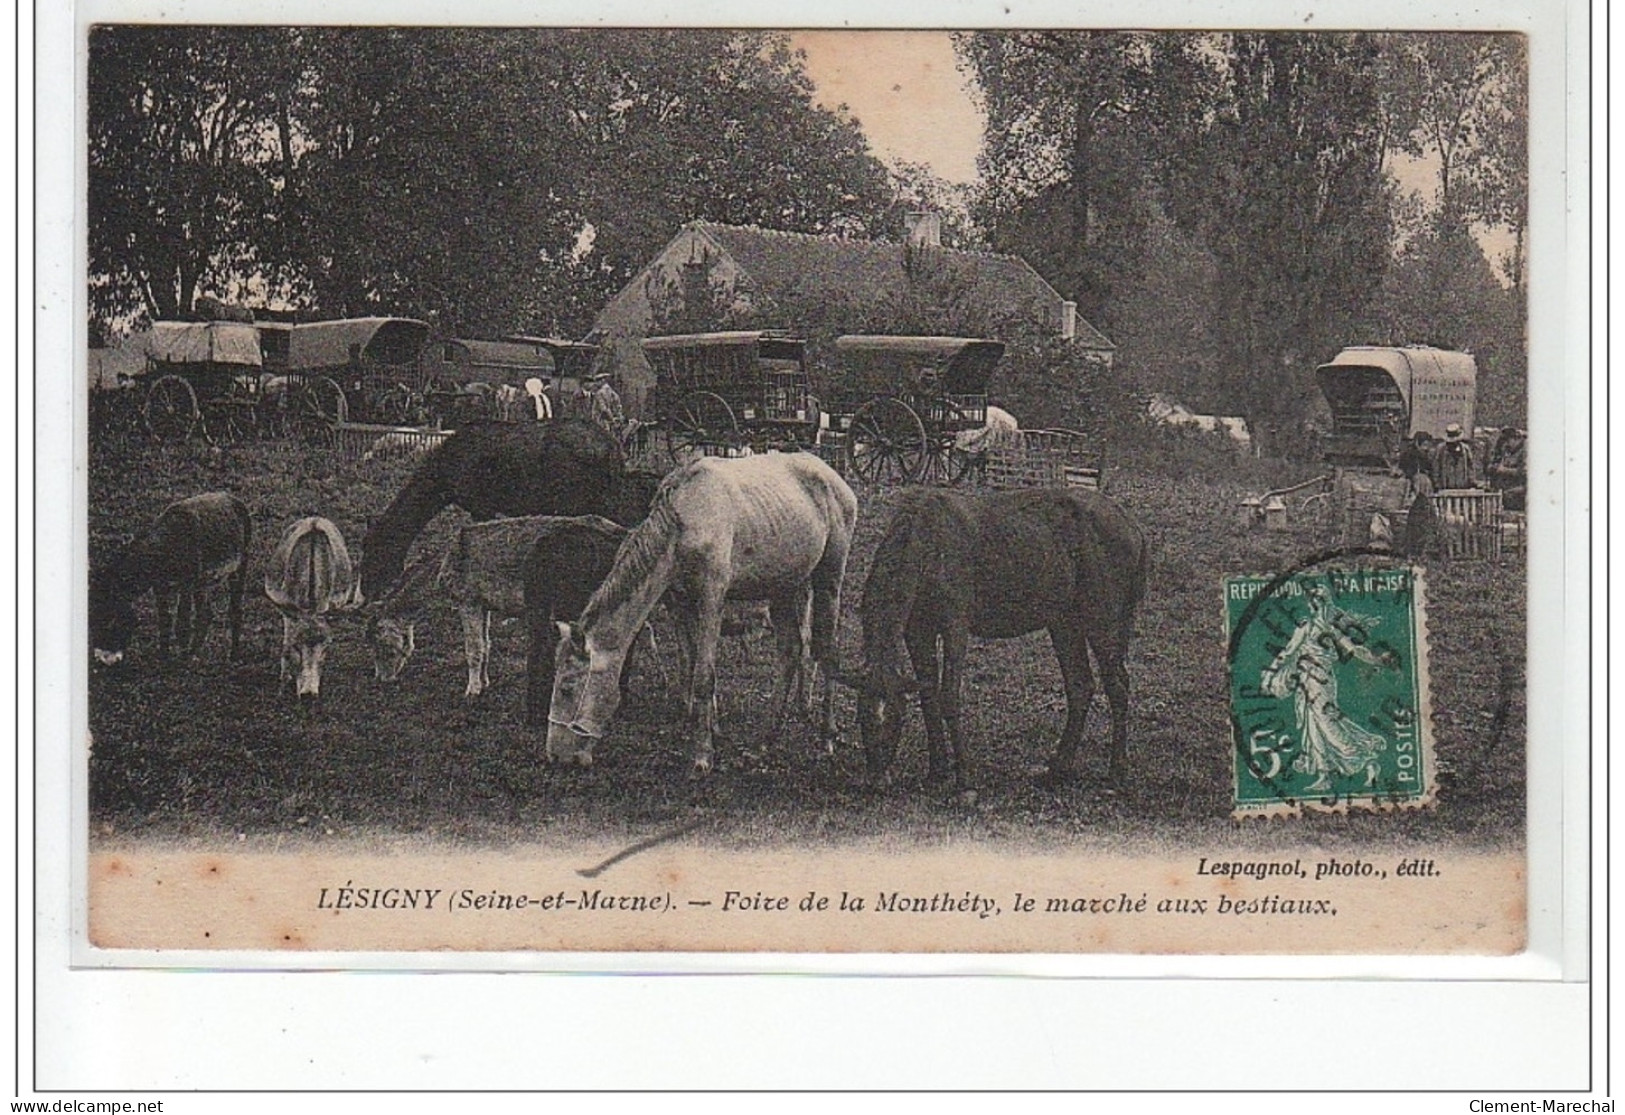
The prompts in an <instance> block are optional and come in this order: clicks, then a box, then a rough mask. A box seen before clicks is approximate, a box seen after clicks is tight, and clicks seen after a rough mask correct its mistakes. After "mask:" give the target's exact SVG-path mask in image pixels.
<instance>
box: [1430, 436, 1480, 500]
mask: <svg viewBox="0 0 1625 1115" xmlns="http://www.w3.org/2000/svg"><path fill="white" fill-rule="evenodd" d="M1477 473H1478V470H1477V468H1476V467H1475V465H1474V462H1473V447H1472V446H1471V445H1468V444H1467V437H1466V435H1465V434H1463V433H1462V429H1461V426H1460V424H1458V423H1455V422H1452V423H1450V425H1448V426H1446V427H1445V428H1444V443H1443V444H1442V445H1440V446H1439V451H1438V453H1437V454H1435V455H1434V458H1433V486H1434V487H1435V488H1437V489H1438V490H1439V491H1441V492H1447V491H1450V490H1452V489H1459V488H1472V487H1475V486H1476V484H1477Z"/></svg>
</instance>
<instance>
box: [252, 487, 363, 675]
mask: <svg viewBox="0 0 1625 1115" xmlns="http://www.w3.org/2000/svg"><path fill="white" fill-rule="evenodd" d="M265 595H266V596H267V597H268V598H269V599H270V601H271V603H272V604H273V605H275V606H276V610H277V611H279V612H281V613H282V655H281V668H280V671H279V674H278V679H279V682H280V684H282V685H286V684H287V683H288V678H289V676H290V675H292V676H293V678H294V692H295V693H297V694H298V696H299V698H300V700H301V701H305V700H313V699H315V698H316V697H319V696H320V695H321V689H322V659H323V657H325V656H326V654H327V647H328V644H329V643H331V642H332V640H333V633H332V630H331V628H329V626H328V623H327V614H328V613H329V612H333V611H342V610H345V609H348V608H349V607H350V606H351V605H352V603H353V598H354V595H355V573H354V569H353V567H352V566H351V564H350V551H349V550H348V549H347V548H346V547H345V545H344V535H342V534H340V533H339V528H338V527H336V526H334V525H333V524H332V523H331V522H330V521H329V520H327V519H323V518H321V517H320V516H317V515H311V516H308V517H306V518H303V519H300V520H298V521H297V522H294V523H292V524H290V525H289V527H288V529H287V530H285V531H283V533H282V541H280V542H278V543H277V547H276V550H275V551H274V552H273V553H272V554H271V561H270V565H269V566H268V567H267V568H266V570H265Z"/></svg>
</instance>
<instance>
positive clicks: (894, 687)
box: [830, 667, 920, 783]
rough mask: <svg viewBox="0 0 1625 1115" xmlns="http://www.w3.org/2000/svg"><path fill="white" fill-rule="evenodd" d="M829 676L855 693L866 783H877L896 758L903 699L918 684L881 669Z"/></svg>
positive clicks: (900, 736)
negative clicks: (868, 781) (866, 773)
mask: <svg viewBox="0 0 1625 1115" xmlns="http://www.w3.org/2000/svg"><path fill="white" fill-rule="evenodd" d="M830 676H831V678H832V680H834V681H838V682H841V683H842V684H845V685H848V686H851V687H852V688H853V689H855V690H857V693H858V731H859V732H860V733H861V735H862V737H863V754H864V763H865V766H867V767H868V770H869V780H870V782H875V783H878V782H879V781H880V780H881V779H882V778H884V776H885V774H886V771H887V770H889V769H891V765H892V761H893V760H894V759H896V758H897V743H898V740H899V739H901V738H902V734H903V713H904V698H906V697H907V696H908V695H909V694H910V693H915V692H918V691H919V688H920V685H919V682H917V681H913V680H911V679H909V678H906V677H904V676H903V675H902V674H900V673H898V672H897V671H896V670H892V669H886V668H884V667H875V668H873V669H870V670H868V671H866V672H864V673H861V674H851V673H847V672H845V671H837V672H835V673H833V674H831V675H830Z"/></svg>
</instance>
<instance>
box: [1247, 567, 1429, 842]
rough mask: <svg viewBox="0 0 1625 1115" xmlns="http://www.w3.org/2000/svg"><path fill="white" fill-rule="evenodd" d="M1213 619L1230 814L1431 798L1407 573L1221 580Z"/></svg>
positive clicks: (1422, 684) (1418, 608) (1421, 666)
mask: <svg viewBox="0 0 1625 1115" xmlns="http://www.w3.org/2000/svg"><path fill="white" fill-rule="evenodd" d="M1225 615H1226V623H1227V628H1228V631H1229V635H1230V689H1231V722H1232V727H1233V742H1234V752H1235V754H1234V776H1235V796H1234V808H1235V814H1236V815H1237V816H1252V815H1259V814H1279V813H1289V814H1290V813H1297V812H1299V811H1300V810H1302V809H1304V808H1308V809H1316V810H1335V811H1342V810H1346V809H1348V808H1350V807H1351V806H1352V807H1355V808H1365V809H1388V808H1395V807H1402V806H1417V805H1425V804H1428V803H1430V802H1431V801H1432V798H1433V794H1434V775H1435V771H1434V762H1433V753H1432V734H1431V730H1430V725H1429V719H1430V718H1429V708H1428V693H1427V654H1426V650H1427V640H1426V620H1425V609H1424V606H1423V600H1422V585H1421V578H1420V575H1419V573H1418V571H1417V570H1415V569H1409V568H1394V569H1362V570H1356V571H1342V570H1326V571H1315V572H1301V573H1291V574H1283V575H1281V576H1278V577H1274V578H1268V577H1230V578H1226V580H1225Z"/></svg>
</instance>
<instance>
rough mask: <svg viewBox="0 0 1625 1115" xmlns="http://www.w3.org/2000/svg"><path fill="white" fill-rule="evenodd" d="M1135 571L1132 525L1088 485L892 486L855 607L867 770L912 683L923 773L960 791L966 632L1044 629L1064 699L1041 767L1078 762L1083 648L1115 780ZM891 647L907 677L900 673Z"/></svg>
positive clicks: (1119, 773) (877, 758) (878, 762)
mask: <svg viewBox="0 0 1625 1115" xmlns="http://www.w3.org/2000/svg"><path fill="white" fill-rule="evenodd" d="M1148 569H1149V553H1148V550H1147V548H1146V544H1145V538H1144V536H1143V534H1142V533H1141V531H1140V528H1139V527H1138V526H1137V525H1136V524H1135V523H1134V522H1133V520H1131V519H1130V518H1129V517H1128V516H1127V515H1126V514H1124V512H1123V511H1122V510H1120V509H1119V508H1118V507H1117V506H1116V505H1115V504H1113V503H1112V502H1111V501H1109V500H1107V499H1106V498H1104V497H1103V496H1100V495H1099V494H1097V493H1095V492H1089V491H1082V490H1074V489H1040V490H1031V491H1020V492H998V493H993V494H989V495H965V494H960V493H957V492H948V491H943V490H940V489H930V488H917V489H913V490H910V491H907V492H904V493H903V495H902V497H901V499H900V501H899V504H898V507H897V510H896V512H895V514H894V515H893V516H892V520H891V523H890V524H889V526H888V527H887V529H886V535H885V538H884V539H883V540H882V541H881V543H880V548H879V549H878V551H876V553H875V558H874V562H873V564H872V565H871V566H870V569H869V578H868V581H867V582H866V583H865V584H864V587H863V601H862V603H861V605H860V613H861V615H862V617H863V648H864V657H865V666H866V671H865V674H864V675H863V676H862V678H861V679H860V680H859V690H860V697H859V702H858V710H859V723H860V725H861V727H862V732H863V742H864V749H865V752H866V758H867V761H868V768H869V777H870V779H871V781H874V782H880V781H881V780H883V779H884V777H885V775H886V771H887V770H888V769H889V768H890V766H891V763H892V760H893V759H894V758H895V757H896V753H897V739H898V735H899V733H900V730H901V726H902V699H903V695H904V694H905V693H906V692H908V691H910V690H917V691H918V693H919V696H920V711H921V712H922V714H923V715H924V717H925V733H926V745H927V751H928V755H929V762H930V768H929V769H930V777H931V778H932V779H933V780H940V779H944V778H946V777H948V775H949V774H950V773H951V774H952V776H953V779H954V786H955V788H956V789H957V790H959V791H960V792H961V793H969V792H970V788H971V786H972V784H973V781H972V777H971V761H970V754H969V751H968V750H967V748H966V746H965V736H964V730H963V728H962V727H961V724H960V716H959V711H960V682H961V680H962V675H963V670H964V663H965V649H966V645H967V643H968V641H969V638H970V636H972V635H976V636H979V637H981V638H989V639H1010V638H1015V637H1017V636H1020V635H1025V634H1028V633H1029V632H1032V631H1038V630H1048V632H1049V636H1050V642H1051V644H1052V645H1053V646H1054V648H1055V655H1056V657H1057V658H1058V659H1059V660H1060V664H1061V673H1062V676H1063V677H1064V679H1065V682H1066V705H1067V710H1066V727H1065V728H1063V729H1062V731H1061V741H1060V744H1059V746H1058V747H1057V748H1056V751H1055V757H1054V758H1053V759H1052V760H1051V761H1050V767H1049V771H1048V774H1047V779H1048V780H1050V781H1056V782H1059V781H1064V780H1068V779H1072V778H1075V777H1076V776H1077V774H1078V758H1077V752H1078V745H1079V743H1080V742H1082V739H1083V728H1084V720H1085V717H1086V716H1087V715H1088V711H1089V701H1090V698H1091V697H1092V696H1093V695H1094V674H1093V672H1092V671H1091V670H1090V667H1089V654H1090V652H1091V651H1093V652H1094V656H1095V661H1096V662H1097V663H1098V664H1099V667H1100V673H1101V681H1102V684H1103V685H1104V687H1105V690H1106V700H1107V702H1108V703H1109V704H1110V706H1111V717H1112V736H1111V776H1112V778H1113V780H1114V781H1119V782H1120V781H1121V780H1122V779H1123V777H1124V776H1125V775H1126V774H1127V772H1128V754H1127V739H1128V690H1129V686H1128V670H1127V668H1126V666H1125V665H1124V656H1125V653H1126V651H1127V648H1128V640H1129V634H1130V631H1131V629H1132V627H1133V621H1134V610H1135V608H1136V607H1137V606H1138V604H1139V602H1140V600H1141V599H1142V597H1144V595H1145V582H1146V575H1147V572H1148ZM904 645H906V646H907V649H908V655H909V657H910V658H911V659H912V661H913V667H914V671H913V672H914V678H913V680H912V681H910V680H908V679H907V678H906V677H905V675H904V672H903V666H902V660H901V659H902V648H903V646H904Z"/></svg>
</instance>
